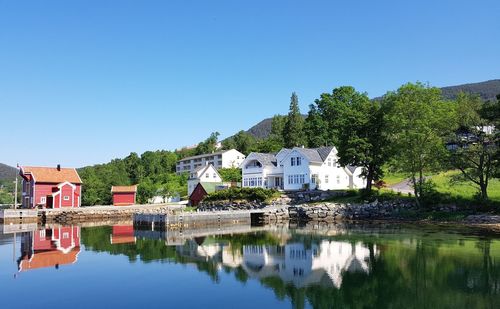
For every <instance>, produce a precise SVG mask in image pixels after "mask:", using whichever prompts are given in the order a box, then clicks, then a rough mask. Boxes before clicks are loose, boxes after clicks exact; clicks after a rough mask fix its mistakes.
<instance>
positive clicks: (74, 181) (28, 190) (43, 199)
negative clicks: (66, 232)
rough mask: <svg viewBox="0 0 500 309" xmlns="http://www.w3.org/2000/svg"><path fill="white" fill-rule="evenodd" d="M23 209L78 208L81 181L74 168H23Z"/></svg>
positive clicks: (21, 171) (21, 173)
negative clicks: (39, 207) (38, 207)
mask: <svg viewBox="0 0 500 309" xmlns="http://www.w3.org/2000/svg"><path fill="white" fill-rule="evenodd" d="M19 173H20V175H21V177H22V178H23V197H22V204H23V208H35V207H37V206H41V207H47V208H61V207H80V205H81V195H82V187H81V185H82V180H81V179H80V176H79V175H78V173H77V172H76V170H75V169H74V168H61V167H60V166H59V165H58V166H57V167H54V168H53V167H33V166H23V167H21V170H20V172H19Z"/></svg>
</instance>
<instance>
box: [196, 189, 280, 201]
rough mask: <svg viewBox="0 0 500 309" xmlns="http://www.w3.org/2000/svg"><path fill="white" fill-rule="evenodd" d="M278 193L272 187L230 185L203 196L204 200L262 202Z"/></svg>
mask: <svg viewBox="0 0 500 309" xmlns="http://www.w3.org/2000/svg"><path fill="white" fill-rule="evenodd" d="M278 194H279V192H278V191H277V190H273V189H264V188H239V187H231V188H228V189H225V190H220V191H215V192H212V193H210V194H208V195H207V196H206V197H205V198H204V201H209V202H214V201H234V200H246V201H258V202H263V201H266V200H268V199H271V198H275V197H277V195H278Z"/></svg>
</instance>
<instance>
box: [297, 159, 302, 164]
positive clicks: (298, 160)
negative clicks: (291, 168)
mask: <svg viewBox="0 0 500 309" xmlns="http://www.w3.org/2000/svg"><path fill="white" fill-rule="evenodd" d="M301 164H302V158H301V157H297V166H299V165H301Z"/></svg>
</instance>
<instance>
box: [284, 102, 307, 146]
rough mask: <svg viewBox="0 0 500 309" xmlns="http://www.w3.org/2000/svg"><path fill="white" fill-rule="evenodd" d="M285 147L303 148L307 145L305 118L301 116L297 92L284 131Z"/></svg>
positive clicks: (291, 103)
mask: <svg viewBox="0 0 500 309" xmlns="http://www.w3.org/2000/svg"><path fill="white" fill-rule="evenodd" d="M283 139H284V145H285V147H287V148H292V147H296V146H302V145H304V144H305V142H306V140H305V135H304V118H303V117H302V115H301V114H300V108H299V99H298V98H297V94H295V92H293V93H292V97H291V98H290V111H289V112H288V116H287V118H286V122H285V125H284V129H283Z"/></svg>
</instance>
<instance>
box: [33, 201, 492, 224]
mask: <svg viewBox="0 0 500 309" xmlns="http://www.w3.org/2000/svg"><path fill="white" fill-rule="evenodd" d="M301 198H303V196H301ZM311 198H315V197H314V196H312V197H311V196H309V197H307V199H309V200H310V199H311ZM321 198H323V197H321ZM296 202H297V201H296V199H295V198H287V199H281V200H280V201H279V204H278V203H277V202H275V203H273V205H268V204H265V203H257V202H225V203H221V202H219V203H203V204H202V205H200V206H199V208H198V210H197V211H200V212H203V211H210V212H217V211H235V210H260V211H262V217H261V218H260V219H259V223H262V224H271V223H284V222H287V221H298V222H313V224H316V223H317V222H326V223H332V222H353V221H359V222H370V221H381V222H403V221H404V222H428V223H435V224H440V223H453V224H465V225H483V226H496V228H500V215H492V214H473V213H471V214H470V215H468V216H466V217H464V218H463V219H461V220H449V221H447V220H425V219H422V218H421V217H418V216H417V215H416V214H418V212H419V210H418V208H417V207H416V205H415V204H414V203H413V202H412V201H408V200H404V199H401V200H392V201H374V202H371V203H361V204H354V203H353V204H351V203H335V202H314V203H300V204H296ZM180 209H181V208H179V207H177V208H173V207H172V206H167V205H162V206H156V207H151V206H136V207H119V208H117V207H95V208H94V207H85V208H79V209H72V210H65V211H54V210H51V211H42V212H40V213H39V222H41V223H46V224H51V223H58V224H81V223H88V222H93V221H116V220H131V219H132V217H133V215H134V214H171V213H174V212H175V211H178V210H180ZM434 210H435V211H439V212H441V213H450V214H453V213H454V212H456V211H457V209H456V207H454V206H440V207H438V208H436V209H434ZM315 222H316V223H315Z"/></svg>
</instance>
